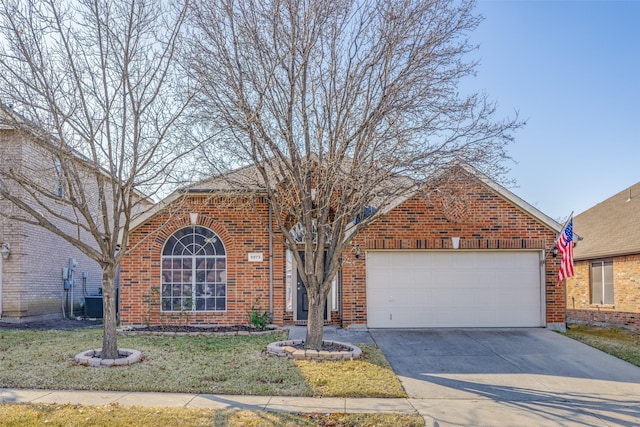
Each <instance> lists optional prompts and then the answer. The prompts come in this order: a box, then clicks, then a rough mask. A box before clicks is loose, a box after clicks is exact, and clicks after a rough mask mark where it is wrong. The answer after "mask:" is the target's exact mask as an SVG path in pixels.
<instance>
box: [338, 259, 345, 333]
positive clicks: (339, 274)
mask: <svg viewBox="0 0 640 427" xmlns="http://www.w3.org/2000/svg"><path fill="white" fill-rule="evenodd" d="M339 262H340V270H338V302H339V304H338V317H339V319H340V328H341V329H342V328H344V323H343V319H342V309H343V306H342V299H343V298H342V297H343V295H342V256H340V259H339Z"/></svg>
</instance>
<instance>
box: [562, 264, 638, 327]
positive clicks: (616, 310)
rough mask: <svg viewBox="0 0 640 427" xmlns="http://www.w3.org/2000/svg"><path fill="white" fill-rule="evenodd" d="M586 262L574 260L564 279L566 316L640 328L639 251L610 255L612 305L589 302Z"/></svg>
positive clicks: (579, 321) (570, 319)
mask: <svg viewBox="0 0 640 427" xmlns="http://www.w3.org/2000/svg"><path fill="white" fill-rule="evenodd" d="M609 259H611V258H609ZM590 264H591V260H582V261H576V262H575V276H574V277H572V278H570V279H567V320H568V321H569V322H576V323H591V324H607V325H617V326H624V327H630V328H640V255H626V256H618V257H614V258H613V302H614V303H613V305H600V304H592V303H591V286H590V278H589V274H590V268H589V266H590Z"/></svg>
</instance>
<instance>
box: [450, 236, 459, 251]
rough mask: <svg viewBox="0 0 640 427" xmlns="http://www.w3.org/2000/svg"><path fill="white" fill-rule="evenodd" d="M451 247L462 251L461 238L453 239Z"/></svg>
mask: <svg viewBox="0 0 640 427" xmlns="http://www.w3.org/2000/svg"><path fill="white" fill-rule="evenodd" d="M451 246H452V247H453V249H460V238H459V237H452V238H451Z"/></svg>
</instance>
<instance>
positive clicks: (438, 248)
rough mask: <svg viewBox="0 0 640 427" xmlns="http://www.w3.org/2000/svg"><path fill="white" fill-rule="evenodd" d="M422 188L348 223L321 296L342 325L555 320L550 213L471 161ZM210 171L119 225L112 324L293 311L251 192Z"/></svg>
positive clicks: (291, 319) (298, 301)
mask: <svg viewBox="0 0 640 427" xmlns="http://www.w3.org/2000/svg"><path fill="white" fill-rule="evenodd" d="M466 171H467V172H466V180H465V182H464V184H463V185H459V184H455V183H453V182H451V183H446V182H445V184H444V185H442V184H438V185H437V186H436V185H435V184H434V186H431V187H427V188H424V189H423V191H420V192H418V193H416V194H414V195H413V196H412V197H409V198H406V199H403V200H400V201H398V203H397V204H396V205H395V206H394V207H393V208H392V209H389V210H388V211H386V212H384V215H382V216H381V217H379V218H378V219H377V220H375V221H374V222H372V223H371V224H370V225H369V226H368V227H367V228H365V229H364V230H363V232H361V233H359V234H358V235H357V236H355V237H354V238H353V239H352V240H351V242H350V245H349V248H350V250H347V251H346V252H345V253H344V255H343V257H342V267H341V271H340V274H339V275H338V277H337V278H336V280H335V281H334V285H333V288H332V290H331V292H330V295H329V297H328V301H327V313H326V322H327V323H333V324H338V325H341V326H343V327H349V326H367V327H372V328H378V327H380V328H386V327H548V328H552V329H559V330H563V329H564V327H565V308H566V300H565V289H564V286H562V285H558V284H557V281H556V277H557V272H558V267H559V262H560V260H559V259H557V258H553V257H551V256H550V254H551V253H552V248H553V245H554V241H555V239H556V237H557V235H558V233H559V232H560V229H561V225H560V224H558V223H557V222H556V221H554V220H552V219H551V218H549V217H548V216H546V215H544V214H543V213H541V212H540V211H539V210H537V209H536V208H534V207H532V206H531V205H529V204H527V203H526V202H524V201H523V200H522V199H520V198H519V197H517V196H516V195H514V194H513V193H511V192H510V191H508V190H507V189H505V188H504V187H502V186H500V185H498V184H497V183H495V182H493V181H492V180H490V179H488V178H487V177H485V176H484V175H482V174H480V173H478V172H477V171H475V170H473V169H471V168H467V169H466ZM228 190H229V189H228V188H225V186H224V185H222V184H220V183H219V182H217V180H215V179H212V180H210V181H206V182H203V183H200V184H198V185H195V186H192V187H190V188H188V189H187V191H184V192H182V193H180V194H178V193H176V194H174V195H172V196H170V197H168V198H167V199H166V200H164V201H163V202H161V203H159V204H157V205H156V206H155V207H154V208H153V209H151V210H149V211H148V212H147V213H146V214H144V215H142V216H141V217H140V218H139V219H138V220H137V221H136V222H135V223H134V224H133V226H132V228H131V235H130V242H129V246H128V248H127V249H128V254H127V256H125V258H124V259H123V262H122V264H121V277H120V292H121V293H120V295H121V305H120V321H121V324H122V325H162V324H175V323H181V324H198V323H200V324H220V325H233V324H246V323H247V320H248V317H247V311H248V310H250V308H251V306H252V304H254V303H256V302H258V304H259V305H260V306H261V307H262V308H263V309H267V310H269V311H270V315H271V319H272V322H273V323H274V324H277V325H284V324H294V323H305V321H306V318H307V317H306V316H307V312H306V310H307V308H308V307H307V306H306V304H307V301H306V299H305V297H306V295H305V289H304V286H302V285H301V283H298V279H297V273H296V271H297V270H296V266H295V265H294V264H293V261H292V256H291V254H289V253H287V251H286V250H285V248H284V246H283V245H282V244H281V243H280V241H279V239H278V235H277V234H275V235H274V236H272V238H270V233H269V232H268V231H267V228H268V227H269V226H270V224H273V222H272V221H273V219H272V218H271V215H270V209H269V204H268V202H267V200H266V199H265V198H263V197H262V196H261V195H260V194H255V193H252V194H239V193H234V192H231V193H230V192H229V191H228Z"/></svg>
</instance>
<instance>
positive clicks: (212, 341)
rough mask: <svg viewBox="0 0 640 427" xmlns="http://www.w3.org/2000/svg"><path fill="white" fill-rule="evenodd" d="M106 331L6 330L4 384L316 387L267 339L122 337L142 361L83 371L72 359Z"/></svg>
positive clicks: (1, 339)
mask: <svg viewBox="0 0 640 427" xmlns="http://www.w3.org/2000/svg"><path fill="white" fill-rule="evenodd" d="M101 334H102V331H101V330H100V329H83V330H76V331H56V330H50V331H34V330H0V387H16V388H39V389H71V390H118V391H171V392H188V393H213V394H252V395H288V396H307V395H310V394H311V389H310V387H309V386H308V385H307V383H306V382H305V379H304V378H303V377H302V375H301V374H300V371H299V370H298V369H297V368H296V367H295V365H294V364H293V363H292V362H291V361H290V360H287V359H282V358H276V357H270V356H267V355H266V354H265V352H264V349H265V348H266V346H267V344H268V343H269V342H271V341H274V340H281V339H284V338H285V334H286V333H285V332H283V333H281V334H276V335H264V336H218V337H214V336H211V337H186V336H182V337H181V336H175V337H162V336H161V337H158V336H135V337H134V336H130V337H129V336H121V337H119V338H118V345H119V346H120V347H125V348H135V349H137V350H141V351H142V353H143V354H144V356H145V357H146V359H145V360H144V362H143V363H138V364H134V365H131V366H123V367H117V368H90V367H85V366H77V365H75V364H74V363H73V357H74V356H75V355H76V354H78V353H80V352H82V351H85V350H89V349H92V348H99V347H100V346H101V340H102V338H101V337H102V335H101Z"/></svg>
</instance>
